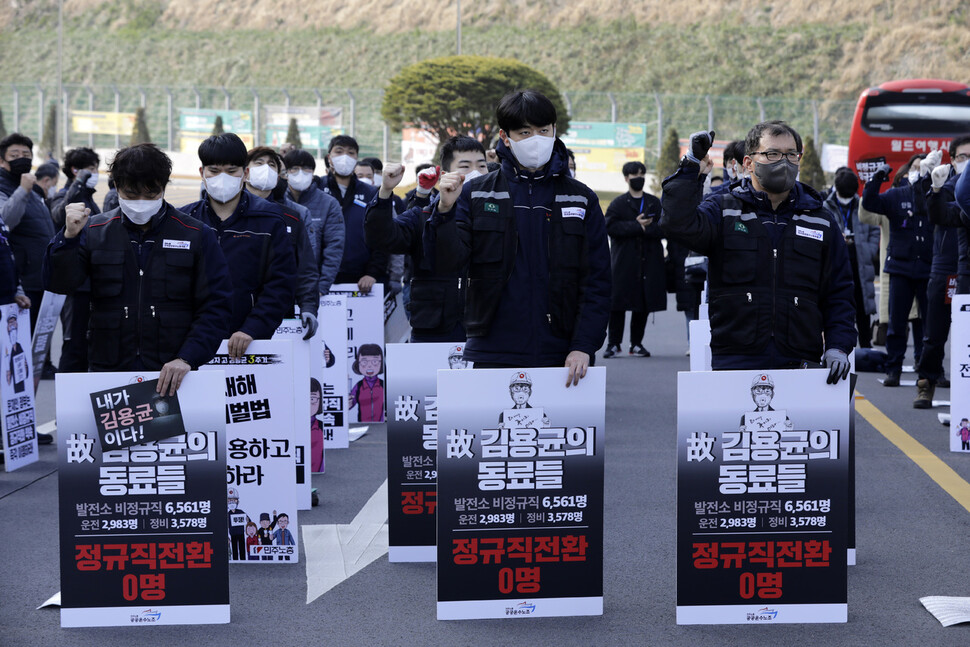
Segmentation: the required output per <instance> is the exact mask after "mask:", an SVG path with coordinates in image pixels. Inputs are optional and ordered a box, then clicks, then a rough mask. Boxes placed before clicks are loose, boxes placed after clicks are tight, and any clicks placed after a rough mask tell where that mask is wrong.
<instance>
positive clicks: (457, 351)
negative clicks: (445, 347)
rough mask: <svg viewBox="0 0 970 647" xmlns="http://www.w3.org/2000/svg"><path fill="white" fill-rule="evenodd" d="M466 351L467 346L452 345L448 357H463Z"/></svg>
mask: <svg viewBox="0 0 970 647" xmlns="http://www.w3.org/2000/svg"><path fill="white" fill-rule="evenodd" d="M464 351H465V347H464V346H462V345H461V344H458V345H456V346H452V347H451V350H450V351H448V359H454V358H455V357H457V358H458V359H462V354H463V353H464Z"/></svg>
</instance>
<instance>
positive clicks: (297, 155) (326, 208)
mask: <svg viewBox="0 0 970 647" xmlns="http://www.w3.org/2000/svg"><path fill="white" fill-rule="evenodd" d="M316 167H317V161H316V160H315V159H313V155H310V153H308V152H307V151H305V150H299V149H297V150H292V151H290V152H289V153H287V154H286V156H285V157H283V168H284V169H285V170H286V187H287V191H286V194H287V195H288V196H289V199H290V200H292V201H293V202H295V203H297V204H298V205H300V206H301V207H304V208H306V210H307V218H308V220H307V232H308V233H309V235H310V245H311V247H313V253H314V255H315V257H316V264H317V267H318V272H319V275H320V276H319V284H318V286H317V290H318V292H319V294H320V295H321V296H326V295H327V294H329V293H330V286H331V285H333V282H334V280H336V278H337V271H338V270H339V269H340V262H341V261H342V260H343V257H344V237H345V236H346V231H344V214H343V211H341V209H340V203H339V202H337V199H336V198H334V197H333V196H332V195H329V194H327V193H325V192H323V191H322V190H321V189H320V188H319V187H318V186H317V185H316V183H314V182H313V171H314V170H316Z"/></svg>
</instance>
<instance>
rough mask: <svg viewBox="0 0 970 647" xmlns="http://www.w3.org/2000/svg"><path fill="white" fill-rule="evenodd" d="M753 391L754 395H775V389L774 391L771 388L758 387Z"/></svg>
mask: <svg viewBox="0 0 970 647" xmlns="http://www.w3.org/2000/svg"><path fill="white" fill-rule="evenodd" d="M751 391H752V393H758V394H760V395H768V394H770V393H773V392H774V389H772V388H771V387H770V386H756V387H754V388H753V389H751Z"/></svg>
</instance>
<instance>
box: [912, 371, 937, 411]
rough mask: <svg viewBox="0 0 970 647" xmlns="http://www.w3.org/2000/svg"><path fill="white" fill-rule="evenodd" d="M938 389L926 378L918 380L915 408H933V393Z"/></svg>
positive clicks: (914, 401)
mask: <svg viewBox="0 0 970 647" xmlns="http://www.w3.org/2000/svg"><path fill="white" fill-rule="evenodd" d="M935 391H936V386H934V385H933V384H931V383H930V381H929V380H927V379H926V378H923V379H920V380H917V381H916V399H915V400H913V408H914V409H932V408H933V393H934V392H935Z"/></svg>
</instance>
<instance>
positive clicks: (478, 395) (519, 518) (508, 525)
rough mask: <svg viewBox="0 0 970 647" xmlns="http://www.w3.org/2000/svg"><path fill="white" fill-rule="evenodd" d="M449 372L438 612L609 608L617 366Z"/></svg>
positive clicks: (573, 612)
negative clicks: (610, 386)
mask: <svg viewBox="0 0 970 647" xmlns="http://www.w3.org/2000/svg"><path fill="white" fill-rule="evenodd" d="M566 373H567V370H566V369H565V368H537V369H524V370H523V369H482V370H474V371H464V370H439V371H438V498H437V502H438V505H437V515H438V619H439V620H458V619H468V618H506V617H514V618H521V617H540V616H583V615H601V614H602V613H603V457H604V454H603V452H604V441H605V431H604V422H605V410H606V369H605V368H602V367H596V368H591V369H589V372H588V373H587V375H586V377H585V378H583V380H582V381H581V382H580V384H579V385H578V386H574V387H569V388H568V389H567V388H566V386H565V384H566Z"/></svg>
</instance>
